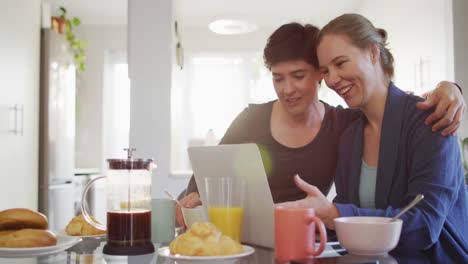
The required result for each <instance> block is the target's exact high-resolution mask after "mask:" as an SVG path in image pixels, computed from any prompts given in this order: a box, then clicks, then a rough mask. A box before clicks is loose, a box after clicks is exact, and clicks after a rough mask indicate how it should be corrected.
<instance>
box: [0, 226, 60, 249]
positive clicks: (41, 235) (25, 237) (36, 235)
mask: <svg viewBox="0 0 468 264" xmlns="http://www.w3.org/2000/svg"><path fill="white" fill-rule="evenodd" d="M56 244H57V238H56V237H55V235H54V234H53V233H51V232H49V231H46V230H40V229H21V230H7V231H0V247H6V248H31V247H47V246H54V245H56Z"/></svg>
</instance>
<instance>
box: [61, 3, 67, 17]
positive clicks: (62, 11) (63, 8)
mask: <svg viewBox="0 0 468 264" xmlns="http://www.w3.org/2000/svg"><path fill="white" fill-rule="evenodd" d="M66 14H67V10H66V9H65V7H63V6H61V7H60V17H65V15H66Z"/></svg>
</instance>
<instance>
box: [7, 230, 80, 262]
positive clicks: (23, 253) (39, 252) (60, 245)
mask: <svg viewBox="0 0 468 264" xmlns="http://www.w3.org/2000/svg"><path fill="white" fill-rule="evenodd" d="M81 240H82V239H81V238H79V237H72V236H63V235H60V234H57V245H55V246H49V247H34V248H0V258H29V257H37V256H44V255H49V254H54V253H58V252H61V251H64V250H65V249H67V248H70V247H72V246H73V245H75V244H77V243H79V242H81Z"/></svg>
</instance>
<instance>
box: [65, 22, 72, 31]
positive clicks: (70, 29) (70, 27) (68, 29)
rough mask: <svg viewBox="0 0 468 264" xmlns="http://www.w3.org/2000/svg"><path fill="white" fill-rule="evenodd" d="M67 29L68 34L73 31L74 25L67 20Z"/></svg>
mask: <svg viewBox="0 0 468 264" xmlns="http://www.w3.org/2000/svg"><path fill="white" fill-rule="evenodd" d="M66 29H67V32H71V31H72V24H71V22H70V20H69V19H67V24H66Z"/></svg>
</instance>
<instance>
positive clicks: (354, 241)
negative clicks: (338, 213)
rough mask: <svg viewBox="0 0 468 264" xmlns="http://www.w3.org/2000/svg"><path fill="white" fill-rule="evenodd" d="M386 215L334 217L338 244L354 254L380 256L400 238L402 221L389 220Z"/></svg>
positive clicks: (392, 247)
mask: <svg viewBox="0 0 468 264" xmlns="http://www.w3.org/2000/svg"><path fill="white" fill-rule="evenodd" d="M390 219H391V218H388V217H363V216H354V217H339V218H335V220H334V222H335V231H336V235H337V236H338V241H340V244H341V245H342V246H343V247H344V248H346V250H347V251H348V252H349V253H351V254H355V255H365V256H380V255H386V254H387V253H388V252H389V251H390V250H392V249H394V248H395V247H396V245H397V244H398V241H399V240H400V233H401V226H402V224H403V221H402V220H400V219H398V220H396V221H393V222H390Z"/></svg>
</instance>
